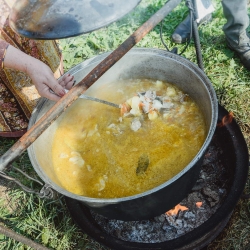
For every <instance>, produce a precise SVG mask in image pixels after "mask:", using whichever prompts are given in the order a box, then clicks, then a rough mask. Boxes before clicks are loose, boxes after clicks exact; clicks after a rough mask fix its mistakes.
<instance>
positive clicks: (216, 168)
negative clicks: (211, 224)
mask: <svg viewBox="0 0 250 250" xmlns="http://www.w3.org/2000/svg"><path fill="white" fill-rule="evenodd" d="M221 155H222V150H221V149H220V148H219V147H218V146H217V145H216V142H215V139H213V142H212V144H211V145H210V146H209V148H208V151H207V153H206V155H205V159H204V161H203V165H202V169H201V172H200V176H199V179H198V180H197V182H196V184H195V186H194V187H193V189H192V191H191V192H190V193H189V195H188V196H187V197H186V198H185V199H184V200H182V202H181V203H180V204H178V205H176V206H175V207H174V208H173V209H171V210H169V211H167V212H166V213H165V214H161V215H159V216H157V217H155V218H153V219H151V220H142V221H121V220H113V219H112V220H111V219H107V218H105V217H103V216H101V215H99V214H96V213H94V212H91V213H92V216H93V218H94V219H95V220H96V222H97V223H98V224H99V225H100V226H101V228H102V230H103V231H104V232H106V233H108V234H110V235H111V236H113V237H116V238H119V239H121V240H124V241H130V242H142V243H157V242H164V241H167V240H172V239H175V238H178V237H179V236H181V235H184V234H185V233H188V232H190V231H192V230H193V229H194V228H196V227H198V226H200V225H201V224H203V223H204V222H205V221H206V220H208V219H209V218H210V217H211V215H212V214H214V213H215V212H216V210H217V209H218V208H219V207H220V205H221V204H222V203H223V200H224V197H226V195H227V188H228V185H229V179H230V178H229V177H228V172H227V170H226V166H224V164H222V163H221V162H220V157H221Z"/></svg>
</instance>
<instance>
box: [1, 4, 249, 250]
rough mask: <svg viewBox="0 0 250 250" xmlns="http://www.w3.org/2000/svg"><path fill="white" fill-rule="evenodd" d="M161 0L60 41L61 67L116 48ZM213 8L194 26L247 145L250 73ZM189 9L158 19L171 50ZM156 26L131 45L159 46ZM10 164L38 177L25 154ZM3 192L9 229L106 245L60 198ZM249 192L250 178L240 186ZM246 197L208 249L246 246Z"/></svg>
mask: <svg viewBox="0 0 250 250" xmlns="http://www.w3.org/2000/svg"><path fill="white" fill-rule="evenodd" d="M164 2H165V0H142V2H141V3H140V4H139V5H138V6H137V8H136V9H135V10H134V11H133V12H131V13H130V14H128V15H127V16H125V17H124V18H123V19H122V20H120V21H118V22H116V23H113V24H111V25H110V26H109V27H107V28H103V29H100V30H98V31H95V32H92V33H90V34H84V35H81V36H78V37H72V38H68V39H62V40H60V46H61V49H62V51H63V56H64V65H65V71H67V70H68V69H70V68H72V67H73V66H75V65H77V64H78V63H80V62H82V61H84V60H86V59H88V58H91V57H93V56H96V55H99V54H102V53H104V52H106V51H111V50H114V49H116V48H117V47H118V46H119V45H120V44H121V43H122V42H123V41H125V40H126V39H127V38H128V37H129V36H130V35H131V34H132V33H133V32H134V31H135V30H136V29H137V28H138V27H140V26H141V25H142V24H143V23H144V22H145V21H146V20H147V19H148V18H149V17H150V16H152V15H153V14H154V13H155V12H156V11H157V10H158V9H159V8H160V7H161V6H162V5H163V4H164ZM214 4H215V7H216V11H215V12H214V13H213V20H212V22H210V23H208V24H206V25H202V26H200V27H199V34H200V41H201V50H202V56H203V63H204V68H205V73H206V74H207V76H208V77H209V79H210V80H211V82H212V84H213V86H214V89H215V91H216V93H217V96H218V100H219V103H220V104H221V105H222V106H224V107H225V108H226V109H227V110H228V111H232V112H233V113H234V116H235V118H236V120H237V122H238V123H239V125H240V127H241V129H242V132H243V134H244V136H245V139H246V141H247V144H248V148H249V149H250V72H249V71H247V70H246V69H245V68H244V67H243V66H242V65H241V63H240V61H239V59H238V58H236V57H235V55H234V53H233V52H232V51H231V50H229V49H228V48H227V47H226V44H225V39H224V34H223V31H222V27H223V25H224V24H225V22H226V20H225V18H224V16H223V12H222V8H221V3H220V1H219V0H216V1H215V2H214ZM187 13H188V10H187V8H186V6H185V4H184V2H182V3H181V4H180V5H179V6H178V7H177V8H176V9H175V10H174V11H172V12H171V13H170V14H169V15H168V16H167V17H166V19H165V20H164V22H163V37H164V41H165V43H166V44H167V45H168V47H169V48H170V50H171V49H172V48H174V47H178V51H182V49H183V47H184V45H176V44H173V43H172V42H171V40H170V36H171V34H172V32H173V31H174V29H175V27H176V26H177V25H178V24H179V23H180V22H181V21H182V20H183V19H184V18H185V17H186V15H187ZM159 33H160V25H157V26H156V27H155V28H154V29H153V30H152V31H151V32H150V33H149V34H147V35H146V36H145V37H144V38H143V39H142V40H141V41H140V42H139V43H138V44H137V45H136V46H137V47H147V48H160V49H164V46H163V45H162V43H161V40H160V35H159ZM183 56H184V57H186V58H187V59H189V60H190V61H192V62H194V63H197V62H196V53H195V49H194V44H193V42H191V43H190V45H189V47H188V48H187V50H186V51H185V53H184V54H183ZM0 141H1V145H0V154H3V153H4V152H5V151H6V150H7V149H9V148H10V147H11V145H13V144H14V142H15V140H13V139H4V138H0ZM14 165H15V166H17V167H19V168H20V169H22V170H25V171H26V172H28V173H29V174H30V175H31V176H33V177H35V178H38V176H37V175H36V173H35V171H34V170H33V168H32V166H31V163H30V161H29V158H28V155H27V153H24V154H23V155H22V156H20V157H19V158H18V159H17V160H16V162H15V163H14ZM9 174H10V175H11V176H13V177H16V178H18V179H20V180H22V182H23V183H24V184H25V185H27V186H29V187H32V188H35V189H37V190H39V188H40V187H39V185H37V184H35V183H33V182H31V181H29V180H26V179H25V178H23V177H22V176H21V174H20V173H18V172H16V171H15V170H12V169H10V170H9ZM7 184H8V185H7V186H8V188H7V191H6V192H5V193H6V195H5V196H2V197H1V198H0V205H1V210H0V222H2V223H4V224H5V225H6V226H7V227H9V228H11V229H13V230H14V231H16V232H18V233H20V234H22V235H24V236H26V237H28V238H30V239H32V240H34V241H36V242H38V243H40V244H42V245H44V246H46V247H48V248H51V249H94V250H95V249H105V248H104V247H102V246H100V244H99V243H97V242H95V241H93V240H91V239H89V237H88V236H86V235H85V234H84V233H82V232H81V231H80V230H79V229H78V228H77V227H76V226H75V224H74V223H73V221H72V220H71V218H70V215H69V213H68V211H67V209H66V206H65V204H64V201H63V199H62V197H60V196H59V197H57V199H55V200H45V199H39V198H38V197H37V196H36V195H32V194H28V193H26V192H24V191H22V190H20V189H19V188H18V187H17V186H13V184H12V183H9V182H8V183H7ZM245 192H246V193H250V179H248V183H247V185H246V189H245ZM249 236H250V202H249V200H247V199H246V200H243V199H241V201H240V202H239V204H238V205H237V206H236V208H235V210H234V213H233V216H232V218H231V220H230V222H229V223H228V225H227V227H226V228H225V230H224V231H223V232H222V234H221V235H220V236H219V237H217V239H216V240H215V241H214V242H213V243H211V244H210V245H209V246H208V249H210V250H215V249H218V250H223V249H232V250H233V249H238V250H241V249H250V247H249V244H250V242H249ZM0 249H11V250H12V249H18V250H19V249H30V248H28V247H25V246H24V245H23V244H21V243H18V242H15V241H14V240H12V239H10V238H7V237H5V236H3V235H0Z"/></svg>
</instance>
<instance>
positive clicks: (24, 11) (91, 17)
mask: <svg viewBox="0 0 250 250" xmlns="http://www.w3.org/2000/svg"><path fill="white" fill-rule="evenodd" d="M140 1H141V0H126V1H124V0H49V1H46V0H19V1H17V2H16V3H15V6H13V8H12V9H11V13H10V26H11V28H12V29H13V30H14V31H16V32H17V33H19V34H20V35H22V36H25V37H28V38H32V39H41V40H52V39H59V38H66V37H72V36H78V35H80V34H84V33H89V32H91V31H94V30H97V29H99V28H102V27H104V26H107V25H109V24H111V23H112V22H115V21H117V20H119V19H120V18H122V17H123V16H124V15H126V14H127V13H129V12H130V11H131V10H133V9H134V8H135V7H136V6H137V5H138V4H139V3H140Z"/></svg>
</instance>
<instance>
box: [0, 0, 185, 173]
mask: <svg viewBox="0 0 250 250" xmlns="http://www.w3.org/2000/svg"><path fill="white" fill-rule="evenodd" d="M180 2H181V0H169V1H168V2H167V3H166V4H165V5H164V6H163V7H162V8H161V9H160V10H158V11H157V12H156V13H155V14H154V15H153V16H152V17H151V18H150V19H148V21H146V22H145V23H144V24H143V25H142V26H141V27H140V28H138V29H137V30H136V31H135V32H134V33H133V34H132V35H131V36H130V37H129V38H128V39H127V40H125V41H124V42H123V43H122V44H121V45H120V46H119V47H118V48H117V49H116V50H114V51H113V52H112V53H111V54H110V55H109V56H107V57H106V58H105V59H104V60H103V61H102V62H101V63H99V64H98V65H97V66H96V67H95V68H94V69H93V70H92V71H91V72H90V73H89V74H88V75H87V76H86V77H85V78H84V79H83V80H81V81H80V83H78V84H77V85H76V86H75V87H73V88H72V89H71V90H70V91H69V92H68V93H67V94H66V95H65V96H64V97H62V98H61V99H60V101H58V102H57V103H56V104H55V105H54V106H53V107H52V108H51V109H50V110H48V111H47V113H46V114H45V115H44V116H43V117H41V119H39V121H38V122H37V123H36V124H34V125H33V126H32V127H31V128H30V129H29V130H28V131H27V132H26V133H25V134H24V135H23V136H22V137H21V138H20V139H19V140H18V141H17V142H16V143H15V144H14V145H13V146H12V147H11V148H10V149H9V150H8V151H6V152H5V153H4V154H3V155H2V156H1V158H0V171H2V170H3V169H4V168H5V167H7V166H8V164H10V163H11V162H13V161H14V160H15V159H16V158H17V157H18V156H20V155H21V154H22V153H23V152H24V151H25V150H26V149H27V148H28V147H29V146H30V145H31V144H32V143H33V142H34V141H35V140H36V139H37V138H38V137H39V136H40V135H41V134H42V133H43V131H45V130H46V129H47V128H48V127H49V126H50V125H51V123H52V122H53V121H55V120H56V119H57V118H58V117H59V115H61V114H62V113H63V112H64V111H65V110H66V109H67V108H68V107H69V106H70V105H71V104H72V103H73V102H74V101H75V100H76V99H77V98H78V97H79V96H80V95H81V94H82V93H83V92H84V91H86V89H88V88H89V87H90V86H91V85H92V84H93V83H94V82H95V81H97V80H98V79H99V78H100V77H101V76H102V75H103V74H104V73H105V72H106V71H107V70H108V69H110V68H111V67H112V66H113V65H114V64H115V63H116V62H117V61H118V60H119V59H121V58H122V57H123V56H124V55H125V54H126V53H127V52H128V51H129V50H130V49H131V48H132V47H133V46H134V45H135V44H137V43H138V42H139V41H140V40H141V39H142V38H143V37H144V36H145V35H146V34H147V33H148V32H149V31H150V30H152V29H153V28H154V27H155V26H156V25H157V24H158V23H159V22H160V21H161V20H163V18H164V17H166V16H167V15H168V14H169V13H170V12H171V11H172V10H173V9H174V8H175V7H176V6H177V5H178V4H180Z"/></svg>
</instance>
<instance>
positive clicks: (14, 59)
mask: <svg viewBox="0 0 250 250" xmlns="http://www.w3.org/2000/svg"><path fill="white" fill-rule="evenodd" d="M4 66H5V67H8V68H12V69H17V70H20V71H23V72H25V73H27V74H28V75H29V76H30V78H31V80H32V82H33V83H34V85H35V87H36V89H37V91H38V93H39V95H40V96H43V97H46V98H48V99H50V100H53V101H58V100H60V97H62V96H64V95H65V91H64V89H70V88H71V87H72V86H73V83H74V81H73V77H72V76H70V75H66V76H64V77H62V78H61V79H60V80H57V79H56V78H55V77H54V74H53V72H52V70H51V69H50V67H49V66H47V65H46V64H45V63H43V62H42V61H40V60H38V59H36V58H34V57H31V56H29V55H27V54H25V53H24V52H22V51H20V50H18V49H16V48H15V47H13V46H11V45H10V46H9V47H8V49H7V51H6V55H5V59H4ZM50 90H53V91H52V92H50ZM53 92H54V93H53Z"/></svg>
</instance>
